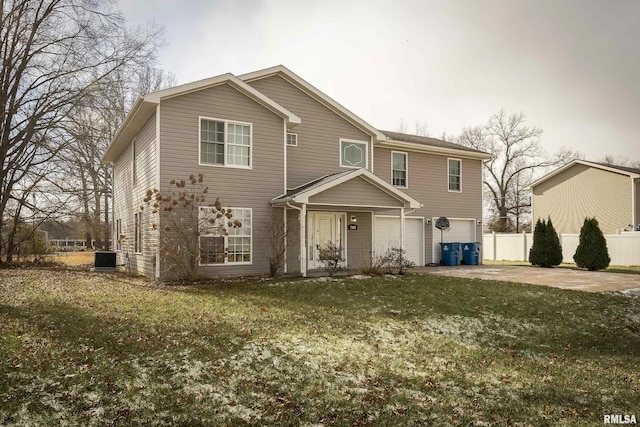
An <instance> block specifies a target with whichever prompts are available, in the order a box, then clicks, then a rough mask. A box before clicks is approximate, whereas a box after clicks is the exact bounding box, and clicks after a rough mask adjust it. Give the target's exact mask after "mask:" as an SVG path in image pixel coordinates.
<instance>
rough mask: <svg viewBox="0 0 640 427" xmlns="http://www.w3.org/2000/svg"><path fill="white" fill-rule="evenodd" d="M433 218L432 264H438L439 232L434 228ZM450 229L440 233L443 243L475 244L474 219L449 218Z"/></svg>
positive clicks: (439, 254)
mask: <svg viewBox="0 0 640 427" xmlns="http://www.w3.org/2000/svg"><path fill="white" fill-rule="evenodd" d="M435 223H436V220H435V218H434V219H433V221H432V224H433V226H432V227H433V262H440V259H441V258H442V255H441V251H440V230H438V229H437V228H436V226H435ZM449 225H450V226H451V228H449V229H448V230H444V231H443V232H442V241H443V242H461V243H465V242H475V241H476V220H475V219H451V218H449Z"/></svg>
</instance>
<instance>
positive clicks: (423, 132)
mask: <svg viewBox="0 0 640 427" xmlns="http://www.w3.org/2000/svg"><path fill="white" fill-rule="evenodd" d="M397 131H398V132H400V133H409V125H408V124H407V123H406V122H405V121H404V119H402V118H401V119H400V123H399V124H398V127H397ZM413 134H414V135H418V136H429V127H428V126H427V122H426V121H423V122H418V121H417V120H416V122H415V128H414V131H413Z"/></svg>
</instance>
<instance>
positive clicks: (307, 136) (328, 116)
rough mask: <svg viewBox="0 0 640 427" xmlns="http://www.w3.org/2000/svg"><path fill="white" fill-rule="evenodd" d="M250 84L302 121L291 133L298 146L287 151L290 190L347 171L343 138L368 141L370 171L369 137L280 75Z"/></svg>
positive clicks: (369, 152) (369, 151) (288, 185)
mask: <svg viewBox="0 0 640 427" xmlns="http://www.w3.org/2000/svg"><path fill="white" fill-rule="evenodd" d="M249 85H251V86H253V87H254V88H255V89H257V90H259V91H260V92H262V93H264V94H265V95H266V96H268V97H269V98H271V99H273V100H274V101H276V102H277V103H279V104H280V105H282V106H284V107H285V108H287V109H288V110H289V111H291V112H293V113H294V114H296V115H298V116H299V117H301V119H302V123H301V124H299V125H297V126H295V127H293V128H292V129H291V130H290V132H292V133H296V134H298V145H297V146H296V147H288V148H287V187H288V188H294V187H297V186H299V185H302V184H304V183H306V182H309V181H311V180H313V179H315V178H318V177H321V176H323V175H326V174H328V173H333V172H341V171H344V170H346V169H345V168H343V167H340V138H344V139H352V140H358V141H364V142H367V143H368V144H369V150H368V156H369V160H368V165H369V169H371V146H370V145H371V144H370V142H371V136H370V135H368V134H367V133H365V132H363V131H361V130H360V129H358V128H357V127H355V126H354V125H352V124H351V123H349V122H348V121H347V120H345V119H344V118H342V117H341V116H339V115H338V114H336V113H335V112H333V111H332V110H330V109H329V108H327V107H325V106H324V105H323V104H321V103H320V102H318V101H316V100H315V99H314V98H312V97H310V96H309V95H307V94H306V93H305V92H303V91H302V90H300V89H299V88H297V87H296V86H294V85H292V84H291V83H289V82H288V81H287V80H285V79H283V78H282V77H280V76H277V75H276V76H271V77H267V78H263V79H260V80H256V81H252V82H249Z"/></svg>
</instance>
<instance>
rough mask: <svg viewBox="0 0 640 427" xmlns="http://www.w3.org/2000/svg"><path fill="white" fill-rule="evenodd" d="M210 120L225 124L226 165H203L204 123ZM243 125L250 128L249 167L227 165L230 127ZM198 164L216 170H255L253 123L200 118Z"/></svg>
mask: <svg viewBox="0 0 640 427" xmlns="http://www.w3.org/2000/svg"><path fill="white" fill-rule="evenodd" d="M203 120H210V121H215V122H223V123H224V164H223V165H218V164H213V163H202V153H201V152H200V150H202V121H203ZM229 124H234V125H236V124H237V125H243V126H249V166H242V165H228V164H227V153H228V151H227V144H229V143H228V142H227V135H228V134H229V130H228V125H229ZM229 145H235V144H229ZM198 164H199V165H200V166H212V167H216V168H233V169H253V123H250V122H242V121H239V120H229V119H220V118H215V117H206V116H198Z"/></svg>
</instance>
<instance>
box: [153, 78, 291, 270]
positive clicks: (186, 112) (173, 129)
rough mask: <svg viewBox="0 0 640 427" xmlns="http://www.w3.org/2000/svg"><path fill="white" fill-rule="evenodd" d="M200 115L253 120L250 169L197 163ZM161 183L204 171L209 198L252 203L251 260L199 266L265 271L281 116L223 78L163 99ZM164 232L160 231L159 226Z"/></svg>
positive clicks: (279, 180)
mask: <svg viewBox="0 0 640 427" xmlns="http://www.w3.org/2000/svg"><path fill="white" fill-rule="evenodd" d="M200 117H208V118H215V119H223V120H231V121H239V122H248V123H251V124H252V139H251V147H252V148H251V165H252V167H251V169H239V168H231V167H221V166H210V165H200V164H199V147H200V135H199V133H198V132H199V123H200ZM160 135H161V144H160V153H161V157H162V163H161V176H160V187H161V190H162V191H167V190H169V181H170V180H171V179H176V180H181V179H184V180H187V179H188V177H189V175H190V174H194V175H198V174H200V173H202V174H203V175H204V183H205V185H207V186H208V187H209V191H208V197H209V200H208V201H209V202H213V201H214V200H215V198H216V197H219V198H220V201H221V202H222V204H223V205H224V206H228V207H234V208H251V209H252V221H253V234H252V245H253V248H252V264H251V265H226V266H207V267H203V270H202V272H203V273H204V274H205V275H216V276H232V275H234V276H240V275H251V274H264V273H268V271H269V265H268V260H267V256H266V254H267V247H266V245H267V242H268V238H269V236H268V234H269V233H268V231H267V230H268V227H267V223H268V221H270V220H271V219H272V218H273V215H274V213H275V215H280V217H281V215H282V210H281V209H275V208H272V207H271V205H270V201H271V199H272V198H274V197H276V196H278V195H280V194H282V193H283V183H284V121H283V119H282V118H281V117H279V116H277V115H276V114H274V113H273V112H271V111H270V110H268V109H266V108H264V107H263V106H261V105H260V104H258V103H256V102H255V101H253V100H251V99H250V98H248V97H247V96H245V95H244V94H242V93H240V92H238V91H237V90H235V89H234V88H232V87H231V86H229V85H227V84H223V85H219V86H216V87H213V88H208V89H203V90H200V91H197V92H192V93H188V94H184V95H181V96H178V97H175V98H170V99H167V100H163V101H162V102H161V123H160ZM163 233H164V232H163Z"/></svg>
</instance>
